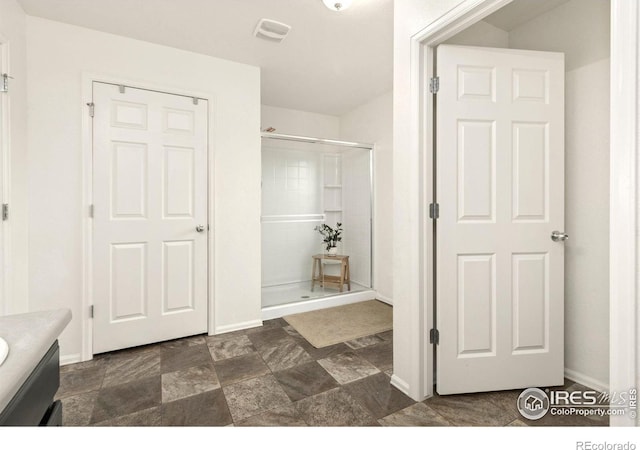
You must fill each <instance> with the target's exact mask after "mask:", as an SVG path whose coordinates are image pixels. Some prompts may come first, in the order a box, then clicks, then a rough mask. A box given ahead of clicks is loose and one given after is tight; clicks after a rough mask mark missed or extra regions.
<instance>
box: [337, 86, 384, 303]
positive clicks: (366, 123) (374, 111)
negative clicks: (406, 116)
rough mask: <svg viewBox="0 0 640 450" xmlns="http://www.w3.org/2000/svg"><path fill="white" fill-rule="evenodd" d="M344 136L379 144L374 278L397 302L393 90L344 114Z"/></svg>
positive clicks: (376, 152)
mask: <svg viewBox="0 0 640 450" xmlns="http://www.w3.org/2000/svg"><path fill="white" fill-rule="evenodd" d="M340 138H341V139H344V140H347V141H350V140H351V141H357V142H368V143H373V144H375V149H374V175H373V179H374V205H373V208H374V210H373V216H374V218H373V222H374V223H373V228H374V231H373V233H374V246H373V255H374V256H373V280H374V288H375V289H376V291H377V292H378V295H379V297H380V298H381V299H383V300H386V301H389V302H392V301H393V269H392V264H393V92H388V93H386V94H384V95H381V96H380V97H377V98H374V99H372V100H371V101H369V102H367V103H365V104H364V105H361V106H359V107H358V108H356V109H354V110H353V111H351V112H349V113H347V114H345V115H343V116H342V117H340Z"/></svg>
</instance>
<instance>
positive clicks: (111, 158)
mask: <svg viewBox="0 0 640 450" xmlns="http://www.w3.org/2000/svg"><path fill="white" fill-rule="evenodd" d="M93 103H94V105H95V106H94V108H95V109H94V118H93V197H94V218H93V245H92V251H93V258H92V260H93V304H94V321H93V329H94V339H93V352H94V353H101V352H105V351H110V350H116V349H121V348H126V347H132V346H137V345H143V344H148V343H152V342H159V341H163V340H168V339H174V338H178V337H183V336H188V335H193V334H198V333H203V332H205V331H206V330H207V120H208V119H207V115H208V113H207V101H206V100H199V101H198V103H197V104H194V100H193V99H192V98H190V97H184V96H180V95H172V94H166V93H159V92H153V91H148V90H143V89H134V88H130V87H126V88H125V89H124V92H121V88H119V87H118V86H115V85H112V84H105V83H98V82H95V83H93ZM197 227H202V228H200V230H201V231H198V230H197Z"/></svg>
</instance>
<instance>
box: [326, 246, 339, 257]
mask: <svg viewBox="0 0 640 450" xmlns="http://www.w3.org/2000/svg"><path fill="white" fill-rule="evenodd" d="M327 254H328V255H337V254H338V247H329V250H327Z"/></svg>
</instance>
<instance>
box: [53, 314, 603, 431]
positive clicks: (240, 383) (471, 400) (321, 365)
mask: <svg viewBox="0 0 640 450" xmlns="http://www.w3.org/2000/svg"><path fill="white" fill-rule="evenodd" d="M392 339H393V337H392V332H386V333H382V334H377V335H374V336H368V337H366V338H361V339H357V340H354V341H349V342H345V343H340V344H337V345H333V346H331V347H327V348H322V349H316V348H314V347H313V346H312V345H311V344H309V343H308V342H307V341H306V340H305V339H304V338H302V337H301V336H300V335H299V334H298V333H297V332H296V331H295V330H294V329H293V328H291V327H290V326H289V325H288V324H287V323H286V322H285V321H284V320H282V319H275V320H270V321H267V322H265V324H264V326H262V327H260V328H254V329H250V330H243V331H238V332H233V333H228V334H224V335H220V336H195V337H190V338H185V339H179V340H175V341H170V342H164V343H160V344H154V345H149V346H144V347H139V348H135V349H128V350H122V351H118V352H113V353H109V354H104V355H97V356H96V357H95V358H94V360H92V361H89V362H86V363H79V364H73V365H68V366H63V367H62V368H61V370H60V378H61V385H60V390H59V391H58V394H57V398H59V399H61V400H62V403H63V424H64V425H65V426H227V425H234V426H380V425H382V426H507V425H511V426H524V425H547V426H549V425H559V426H600V425H608V419H607V418H600V417H578V416H564V417H557V416H553V417H552V416H549V415H547V416H546V417H545V418H543V419H541V420H539V421H535V422H532V421H528V420H525V419H523V418H522V417H521V416H520V414H519V413H518V411H517V410H516V398H517V397H518V395H519V394H520V391H508V392H492V393H482V394H470V395H454V396H446V397H440V396H435V397H433V398H430V399H428V400H426V401H424V402H415V401H413V400H411V399H410V398H409V397H407V396H406V395H404V394H403V393H401V392H400V391H398V390H397V389H396V388H394V387H393V386H391V385H390V383H389V381H390V378H389V377H390V374H391V367H392ZM565 387H566V388H568V389H572V390H575V389H581V386H580V385H577V384H572V383H571V382H567V385H566V386H565Z"/></svg>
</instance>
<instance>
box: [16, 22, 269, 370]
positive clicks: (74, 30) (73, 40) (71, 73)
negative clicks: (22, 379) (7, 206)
mask: <svg viewBox="0 0 640 450" xmlns="http://www.w3.org/2000/svg"><path fill="white" fill-rule="evenodd" d="M27 44H28V48H29V52H28V67H27V68H28V72H29V79H28V100H29V131H28V133H29V150H30V151H29V201H30V213H29V258H30V264H29V283H30V284H29V287H30V294H31V304H30V309H32V310H37V309H45V308H55V307H70V308H71V309H72V312H73V316H74V318H73V321H72V322H71V324H70V325H69V326H68V327H67V329H66V330H65V332H64V333H63V335H62V337H61V340H60V344H61V348H62V355H63V358H66V360H68V361H69V360H72V359H73V357H75V356H78V355H79V354H80V352H81V324H80V318H81V317H82V316H83V314H86V311H82V310H81V295H82V278H81V277H82V271H83V267H82V255H83V249H82V217H83V214H86V211H87V209H86V205H83V204H82V195H83V184H82V176H83V168H82V160H83V151H86V149H83V148H82V127H81V123H82V115H84V114H87V110H86V106H85V103H86V102H87V101H89V100H90V99H89V98H85V97H83V95H82V93H83V91H82V89H83V86H82V76H83V73H85V72H93V73H99V74H103V75H108V76H111V77H118V78H124V79H126V80H134V81H138V82H140V83H145V84H146V83H151V84H153V85H156V86H162V87H163V88H166V89H168V90H177V91H180V92H183V91H196V92H201V93H205V94H206V95H207V96H208V97H209V98H211V100H212V102H213V109H214V113H213V117H211V123H212V127H211V130H210V139H211V141H212V142H211V144H212V145H211V148H212V153H213V167H214V179H213V180H211V182H212V183H211V186H212V192H211V194H210V196H211V197H213V198H214V206H215V221H214V223H213V227H212V228H213V233H214V247H213V248H215V255H214V254H213V253H210V254H211V260H212V262H213V264H214V270H215V275H214V277H213V278H214V279H213V280H210V283H211V288H212V289H213V293H214V296H215V302H216V310H215V325H216V330H218V331H220V330H229V329H233V328H237V327H242V326H246V325H247V324H256V323H259V321H260V317H261V311H260V212H259V211H260V182H259V180H260V137H259V126H260V121H259V117H260V91H259V89H260V88H259V85H260V74H259V69H258V68H256V67H251V66H247V65H242V64H237V63H232V62H227V61H223V60H220V59H216V58H211V57H208V56H203V55H198V54H194V53H190V52H185V51H181V50H176V49H172V48H168V47H164V46H160V45H155V44H149V43H145V42H142V41H137V40H133V39H128V38H123V37H118V36H114V35H110V34H106V33H101V32H96V31H91V30H88V29H84V28H80V27H75V26H70V25H65V24H61V23H57V22H52V21H48V20H44V19H40V18H34V17H28V18H27ZM210 251H211V250H210Z"/></svg>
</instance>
